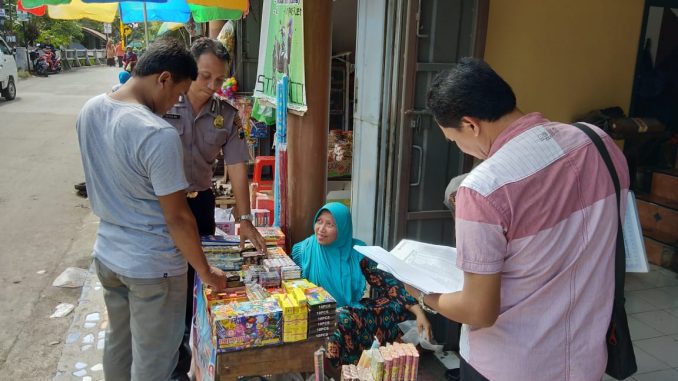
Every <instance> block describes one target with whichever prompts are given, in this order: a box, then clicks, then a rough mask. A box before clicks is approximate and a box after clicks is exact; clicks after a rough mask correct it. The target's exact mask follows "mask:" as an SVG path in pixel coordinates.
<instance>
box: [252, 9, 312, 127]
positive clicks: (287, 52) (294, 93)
mask: <svg viewBox="0 0 678 381" xmlns="http://www.w3.org/2000/svg"><path fill="white" fill-rule="evenodd" d="M285 74H287V75H288V76H289V79H290V83H289V101H288V104H287V108H288V109H289V110H291V111H295V112H296V113H297V114H303V113H304V112H306V110H307V107H306V80H305V75H304V15H303V7H302V0H264V11H263V15H262V22H261V41H260V44H259V65H258V67H257V82H256V85H255V88H254V97H255V98H259V100H260V101H263V103H265V104H269V105H271V106H273V107H275V105H276V94H275V93H276V84H277V83H278V80H280V78H282V76H283V75H285Z"/></svg>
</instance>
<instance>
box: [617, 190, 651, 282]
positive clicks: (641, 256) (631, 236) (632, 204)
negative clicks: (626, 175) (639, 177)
mask: <svg viewBox="0 0 678 381" xmlns="http://www.w3.org/2000/svg"><path fill="white" fill-rule="evenodd" d="M626 203H627V204H626V215H625V216H624V223H623V224H622V230H623V231H624V247H625V248H626V272H627V273H646V272H648V271H650V267H649V265H648V263H647V253H646V252H645V242H644V241H643V232H642V230H641V227H640V220H639V219H638V207H637V206H636V196H635V195H634V194H633V192H632V191H629V194H628V197H627V199H626Z"/></svg>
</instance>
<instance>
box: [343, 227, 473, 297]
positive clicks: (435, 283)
mask: <svg viewBox="0 0 678 381" xmlns="http://www.w3.org/2000/svg"><path fill="white" fill-rule="evenodd" d="M355 249H356V250H357V251H358V252H360V253H361V254H363V255H365V256H366V257H368V258H370V259H372V260H373V261H375V262H377V263H378V264H379V267H378V268H380V269H382V270H384V271H387V272H389V273H391V274H393V276H394V277H396V278H397V279H399V280H400V281H402V282H404V283H407V284H411V285H412V286H414V287H416V288H417V289H419V290H421V291H423V292H424V293H426V294H438V293H447V292H455V291H460V290H461V289H462V287H463V284H464V273H463V272H462V271H461V270H460V269H459V268H457V266H456V264H455V263H456V260H457V251H456V249H455V248H453V247H447V246H438V245H431V244H427V243H421V242H417V241H411V240H403V241H401V242H400V243H399V244H398V245H397V246H396V247H395V248H394V249H393V250H392V251H391V252H390V253H389V252H388V251H386V250H384V249H383V248H381V247H379V246H355Z"/></svg>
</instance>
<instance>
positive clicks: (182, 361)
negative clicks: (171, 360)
mask: <svg viewBox="0 0 678 381" xmlns="http://www.w3.org/2000/svg"><path fill="white" fill-rule="evenodd" d="M187 201H188V206H189V207H190V208H191V211H192V212H193V216H194V217H195V221H196V222H197V223H198V234H200V235H201V236H203V235H214V232H215V231H216V227H217V225H216V223H215V222H214V207H215V205H216V204H215V201H214V193H212V190H211V189H208V190H205V191H201V192H198V196H197V197H195V198H189V199H187ZM186 278H187V279H188V282H187V284H186V290H187V293H186V326H185V327H184V328H185V329H184V338H183V339H182V341H181V345H180V346H179V361H178V362H177V366H176V368H175V369H174V374H173V377H174V376H176V375H179V374H187V373H188V371H189V370H190V369H191V343H190V339H191V328H192V323H193V282H194V278H195V270H194V269H193V267H192V266H191V265H190V264H189V265H188V276H187V277H186Z"/></svg>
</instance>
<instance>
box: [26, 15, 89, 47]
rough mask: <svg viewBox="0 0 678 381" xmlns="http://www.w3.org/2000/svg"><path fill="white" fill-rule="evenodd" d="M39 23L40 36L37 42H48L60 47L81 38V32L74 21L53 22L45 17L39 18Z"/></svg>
mask: <svg viewBox="0 0 678 381" xmlns="http://www.w3.org/2000/svg"><path fill="white" fill-rule="evenodd" d="M40 21H41V22H42V24H43V25H40V35H39V36H38V38H37V42H40V43H48V42H49V43H51V44H52V45H54V46H57V47H61V46H66V45H68V44H69V43H70V42H71V40H81V39H82V38H83V34H82V30H81V29H80V27H79V26H78V23H77V22H75V21H71V20H53V19H50V18H46V17H43V18H41V19H40Z"/></svg>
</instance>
